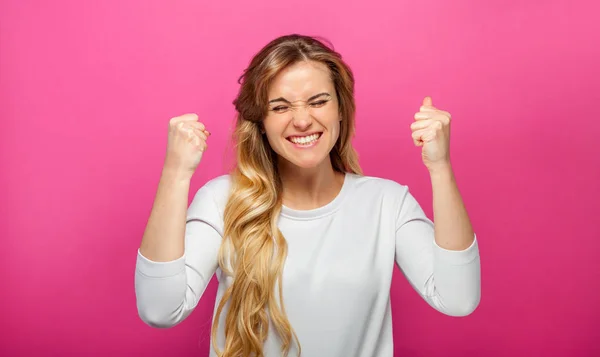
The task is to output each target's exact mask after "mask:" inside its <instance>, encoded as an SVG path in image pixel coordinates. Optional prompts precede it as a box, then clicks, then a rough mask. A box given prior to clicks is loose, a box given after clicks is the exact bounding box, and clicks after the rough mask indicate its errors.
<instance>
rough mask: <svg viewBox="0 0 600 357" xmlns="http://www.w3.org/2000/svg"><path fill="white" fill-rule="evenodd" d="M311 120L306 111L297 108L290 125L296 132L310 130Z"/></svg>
mask: <svg viewBox="0 0 600 357" xmlns="http://www.w3.org/2000/svg"><path fill="white" fill-rule="evenodd" d="M312 122H313V118H312V116H311V115H310V113H309V111H308V110H303V108H299V110H296V111H295V112H294V117H293V118H292V123H293V125H294V127H295V128H297V129H298V130H306V129H308V128H310V126H311V125H312Z"/></svg>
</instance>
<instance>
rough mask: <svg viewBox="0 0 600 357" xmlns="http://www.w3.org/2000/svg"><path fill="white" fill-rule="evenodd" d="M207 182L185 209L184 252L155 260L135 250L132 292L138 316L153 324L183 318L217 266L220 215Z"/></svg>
mask: <svg viewBox="0 0 600 357" xmlns="http://www.w3.org/2000/svg"><path fill="white" fill-rule="evenodd" d="M220 213H221V210H219V208H218V207H217V204H216V202H215V199H214V197H213V195H212V192H211V191H210V189H209V187H208V186H207V185H205V186H203V187H202V188H201V189H200V190H198V192H197V193H196V195H195V196H194V199H193V200H192V203H191V204H190V207H189V208H188V211H187V217H186V226H185V251H184V255H183V256H182V257H180V258H178V259H176V260H173V261H169V262H155V261H151V260H150V259H148V258H146V257H144V256H143V255H142V254H141V253H140V251H139V250H138V252H137V260H136V268H135V294H136V303H137V309H138V314H139V316H140V318H141V319H142V320H143V321H144V322H145V323H147V324H148V325H150V326H152V327H159V328H167V327H172V326H174V325H176V324H178V323H180V322H182V321H183V320H184V319H185V318H186V317H187V316H189V314H190V313H191V312H192V311H193V309H194V308H195V307H196V306H197V304H198V301H199V300H200V298H201V297H202V294H203V293H204V291H205V290H206V287H207V286H208V283H209V282H210V279H211V278H212V276H213V274H214V273H215V271H216V269H217V267H218V262H217V259H218V252H219V247H220V245H221V240H222V227H223V224H222V218H221V217H222V215H221V214H220Z"/></svg>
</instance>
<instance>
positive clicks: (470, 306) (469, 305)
mask: <svg viewBox="0 0 600 357" xmlns="http://www.w3.org/2000/svg"><path fill="white" fill-rule="evenodd" d="M480 301H481V294H479V293H478V294H474V295H473V296H472V297H471V298H468V299H464V300H462V301H459V302H456V303H455V304H452V306H449V307H447V308H446V309H445V311H444V313H445V314H446V315H449V316H453V317H466V316H469V315H471V314H472V313H473V312H475V310H477V307H478V306H479V303H480Z"/></svg>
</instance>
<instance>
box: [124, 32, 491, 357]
mask: <svg viewBox="0 0 600 357" xmlns="http://www.w3.org/2000/svg"><path fill="white" fill-rule="evenodd" d="M240 80H241V88H240V92H239V95H238V97H237V98H236V100H235V101H234V104H235V108H236V110H237V112H238V116H237V123H236V128H235V140H236V143H237V147H236V150H237V166H236V168H235V169H234V170H233V172H232V173H231V174H230V175H224V176H221V177H217V178H215V179H213V180H211V181H209V182H208V183H206V184H205V185H204V186H203V187H202V188H201V189H200V190H198V192H197V193H196V194H195V197H194V199H193V201H192V203H191V205H190V207H189V208H187V198H188V192H189V187H190V179H191V177H192V175H193V173H194V171H195V170H196V167H197V166H198V164H199V163H200V160H201V158H202V154H203V152H204V151H205V150H206V147H207V145H206V141H207V138H208V136H209V135H210V133H209V132H208V131H207V129H206V128H205V126H204V125H203V124H202V123H200V122H199V121H198V118H197V116H196V115H193V114H186V115H183V116H180V117H177V118H174V119H171V121H170V129H169V140H168V149H167V155H166V159H165V162H164V168H163V172H162V176H161V179H160V183H159V186H158V192H157V195H156V198H155V202H154V206H153V209H152V212H151V214H150V218H149V221H148V225H147V228H146V231H145V233H144V237H143V240H142V242H141V246H140V249H139V252H138V256H137V268H136V283H135V284H136V285H135V288H136V296H137V306H138V311H139V314H140V316H141V318H142V319H143V320H144V321H145V322H146V323H147V324H149V325H151V326H155V327H170V326H173V325H175V324H177V323H179V322H181V321H182V320H183V319H185V318H186V317H187V316H188V315H189V314H190V313H191V312H192V310H193V309H194V307H195V306H196V305H197V303H198V300H199V299H200V297H201V296H202V294H203V292H204V290H205V288H206V286H207V284H208V283H209V281H210V279H211V277H212V275H213V274H214V273H215V272H216V273H217V278H218V280H219V287H218V293H217V303H216V305H215V316H214V322H213V329H212V340H211V342H212V343H211V345H212V347H213V348H212V349H211V356H216V355H219V356H225V357H230V356H232V357H233V356H234V357H238V356H281V355H287V354H288V353H289V355H290V356H293V355H299V354H300V352H301V353H302V355H303V356H310V357H312V356H328V357H333V356H340V357H342V356H343V357H349V356H365V357H366V356H369V357H373V356H392V355H393V338H392V322H391V307H390V299H389V292H390V284H391V279H392V272H393V269H394V265H395V264H396V265H398V266H399V267H400V269H401V270H402V272H403V273H404V275H405V276H406V277H407V279H408V281H409V282H410V284H411V285H412V286H413V287H414V289H415V290H416V291H417V292H418V293H419V294H420V296H422V298H423V299H424V300H425V301H426V302H427V303H429V304H430V305H431V306H432V307H433V308H434V309H436V310H439V311H440V312H442V313H444V314H447V315H452V316H464V315H468V314H470V313H471V312H472V311H473V310H474V309H475V308H476V306H477V305H478V304H479V298H480V266H479V251H478V246H477V242H476V239H475V235H474V233H473V231H472V228H471V225H470V222H469V218H468V216H467V213H466V211H465V208H464V206H463V203H462V200H461V197H460V194H459V191H458V189H457V187H456V183H455V181H454V177H453V173H452V168H451V165H450V157H449V149H448V143H449V133H450V130H449V125H450V114H448V113H447V112H445V111H442V110H439V109H436V108H435V107H434V106H433V105H432V102H431V98H425V100H424V102H423V105H422V106H421V108H420V110H419V112H418V113H416V114H415V119H416V120H415V121H414V122H413V124H412V126H411V128H412V133H413V134H412V138H413V139H414V142H415V145H417V146H421V147H422V150H423V151H422V152H423V161H424V164H425V166H426V167H427V169H428V170H429V172H430V176H431V183H432V187H433V208H434V219H435V224H433V222H432V221H430V220H429V219H428V218H427V217H426V215H425V214H424V213H423V211H422V210H421V208H420V206H419V204H418V203H417V202H416V200H415V199H414V198H413V196H412V195H411V194H410V193H409V191H408V188H407V187H406V186H403V185H400V184H398V183H396V182H393V181H391V180H386V179H381V178H374V177H365V176H363V175H362V174H361V169H360V167H359V164H358V160H357V155H356V152H355V151H354V149H353V148H352V145H351V138H352V136H353V133H354V113H355V104H354V79H353V75H352V72H351V70H350V68H348V66H347V65H346V64H345V63H344V62H343V61H342V59H341V57H340V55H339V54H338V53H336V52H334V51H333V50H331V49H329V48H328V47H326V46H325V45H323V44H322V43H321V42H319V41H317V40H316V39H313V38H310V37H306V36H299V35H290V36H284V37H280V38H277V39H275V40H274V41H272V42H271V43H269V44H268V45H267V46H266V47H265V48H263V49H262V50H261V51H260V52H259V53H258V54H257V55H256V56H255V57H254V58H253V60H252V61H251V63H250V66H249V68H248V69H247V70H246V71H245V72H244V75H243V76H242V78H241V79H240Z"/></svg>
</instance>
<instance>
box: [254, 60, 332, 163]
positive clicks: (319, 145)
mask: <svg viewBox="0 0 600 357" xmlns="http://www.w3.org/2000/svg"><path fill="white" fill-rule="evenodd" d="M268 98H269V111H268V114H267V116H266V118H265V119H264V121H263V125H264V129H265V135H266V136H267V139H268V141H269V144H270V145H271V148H272V149H273V150H274V151H275V152H276V153H277V154H278V155H279V157H280V160H281V159H283V160H285V161H287V162H289V163H291V164H293V165H295V166H298V167H302V168H316V167H318V166H320V165H321V164H323V163H326V164H327V161H326V160H330V159H329V152H330V151H331V149H332V148H333V146H334V145H335V143H336V141H337V139H338V137H339V133H340V120H341V117H340V113H339V108H338V98H337V97H336V93H335V87H334V84H333V81H332V80H331V77H330V72H329V69H328V68H327V66H326V65H324V64H323V63H320V62H313V61H302V62H298V63H296V64H294V65H291V66H290V67H288V68H286V69H285V70H283V71H282V72H281V73H279V74H278V76H277V77H275V79H274V81H273V83H272V84H271V87H270V88H269V97H268Z"/></svg>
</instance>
